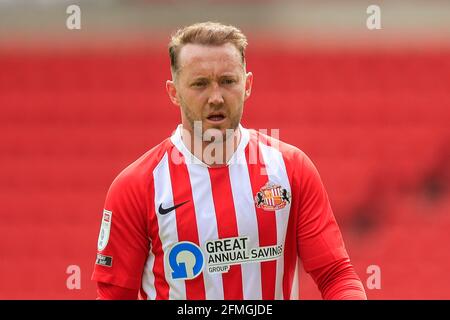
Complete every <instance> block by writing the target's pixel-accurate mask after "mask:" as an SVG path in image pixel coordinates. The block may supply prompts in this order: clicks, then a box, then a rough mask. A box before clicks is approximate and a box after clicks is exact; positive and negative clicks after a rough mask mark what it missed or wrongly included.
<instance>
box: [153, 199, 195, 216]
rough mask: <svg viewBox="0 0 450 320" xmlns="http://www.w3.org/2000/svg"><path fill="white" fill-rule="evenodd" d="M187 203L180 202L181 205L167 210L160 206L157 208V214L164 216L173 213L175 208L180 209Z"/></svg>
mask: <svg viewBox="0 0 450 320" xmlns="http://www.w3.org/2000/svg"><path fill="white" fill-rule="evenodd" d="M188 202H189V200H187V201H185V202H182V203H179V204H176V205H174V206H173V207H169V208H163V207H162V204H160V205H159V208H158V212H159V214H160V215H165V214H168V213H169V212H170V211H173V210H175V209H176V208H178V207H181V206H182V205H183V204H185V203H188Z"/></svg>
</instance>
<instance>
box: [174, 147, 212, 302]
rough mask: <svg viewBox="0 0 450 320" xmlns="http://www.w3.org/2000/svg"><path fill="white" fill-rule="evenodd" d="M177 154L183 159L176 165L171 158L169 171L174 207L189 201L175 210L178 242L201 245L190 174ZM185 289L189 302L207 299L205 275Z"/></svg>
mask: <svg viewBox="0 0 450 320" xmlns="http://www.w3.org/2000/svg"><path fill="white" fill-rule="evenodd" d="M176 152H178V155H176V156H177V157H178V159H181V161H177V163H174V162H173V161H171V160H170V157H169V171H170V180H171V181H172V194H173V203H174V205H177V204H180V203H182V202H185V201H188V202H187V203H185V204H183V205H182V206H180V207H178V208H177V209H175V214H176V220H177V233H178V241H180V242H181V241H190V242H193V243H195V244H197V245H199V237H198V229H197V219H196V216H195V206H194V199H193V196H192V187H191V181H190V179H189V172H188V169H187V166H186V164H185V161H184V158H183V155H182V154H181V153H180V152H179V151H178V150H176V149H174V150H173V153H176ZM185 287H186V299H187V300H204V299H206V293H205V282H204V279H203V273H202V274H200V275H199V276H198V277H196V278H194V279H188V280H185Z"/></svg>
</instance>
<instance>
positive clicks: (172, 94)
mask: <svg viewBox="0 0 450 320" xmlns="http://www.w3.org/2000/svg"><path fill="white" fill-rule="evenodd" d="M166 91H167V94H168V95H169V98H170V101H172V103H173V104H174V105H176V106H180V101H179V100H178V97H177V88H176V87H175V82H174V81H172V80H167V81H166Z"/></svg>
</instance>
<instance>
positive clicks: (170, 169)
mask: <svg viewBox="0 0 450 320" xmlns="http://www.w3.org/2000/svg"><path fill="white" fill-rule="evenodd" d="M239 130H240V131H241V139H240V142H239V144H238V146H237V149H236V151H235V152H234V153H233V156H232V157H231V159H230V160H229V161H228V163H227V164H224V165H223V166H216V167H209V166H207V165H206V164H204V163H203V162H201V161H200V160H198V159H197V158H195V157H194V156H193V155H192V153H191V152H190V151H189V150H188V149H187V147H186V146H185V145H184V143H183V141H182V137H181V134H182V127H181V125H180V126H178V128H177V130H176V131H175V132H174V134H173V135H172V136H171V137H170V138H168V139H166V140H165V141H163V142H162V143H161V144H159V145H158V146H156V147H154V148H153V149H151V150H150V151H148V152H147V153H145V154H144V155H143V156H141V157H140V158H139V159H138V160H136V161H135V162H134V163H132V164H131V165H130V166H128V167H127V168H126V169H125V170H123V171H122V172H121V173H120V174H119V175H118V176H117V177H116V179H115V180H114V181H113V183H112V185H111V187H110V189H109V191H108V194H107V197H106V201H105V206H104V211H103V217H102V222H101V229H100V234H99V239H98V248H97V259H96V262H95V267H94V273H93V276H92V279H93V280H95V281H99V282H104V283H109V284H113V285H116V286H120V287H124V288H130V289H140V290H139V292H140V294H139V297H140V298H142V299H216V300H222V299H292V298H296V297H297V293H298V290H297V289H296V288H295V284H296V283H297V272H296V270H298V262H299V258H300V259H301V262H302V263H303V267H304V269H305V270H306V271H312V270H314V269H317V268H321V267H323V266H325V265H328V264H330V263H332V262H334V261H337V260H339V259H342V258H348V255H347V252H346V250H345V247H344V244H343V240H342V237H341V233H340V231H339V227H338V225H337V223H336V220H335V218H334V216H333V212H332V210H331V207H330V204H329V200H328V197H327V193H326V191H325V189H324V186H323V184H322V182H321V179H320V176H319V174H318V172H317V170H316V168H315V166H314V165H313V163H312V162H311V160H310V159H309V158H308V157H307V156H306V155H305V154H304V153H303V152H302V151H301V150H299V149H298V148H296V147H294V146H291V145H289V144H286V143H283V142H281V141H279V140H277V139H274V138H272V137H269V136H267V135H264V134H262V133H259V132H257V131H255V130H248V129H245V128H243V127H242V126H239Z"/></svg>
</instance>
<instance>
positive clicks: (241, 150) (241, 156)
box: [170, 124, 250, 168]
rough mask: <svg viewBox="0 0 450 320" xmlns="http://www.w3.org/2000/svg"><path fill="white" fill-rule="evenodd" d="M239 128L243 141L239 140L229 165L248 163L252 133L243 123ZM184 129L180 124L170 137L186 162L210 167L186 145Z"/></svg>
mask: <svg viewBox="0 0 450 320" xmlns="http://www.w3.org/2000/svg"><path fill="white" fill-rule="evenodd" d="M238 129H239V130H240V132H241V141H239V144H238V146H237V148H236V151H235V152H234V153H233V155H232V156H231V158H230V159H229V160H228V162H227V164H226V165H227V166H228V165H230V164H234V163H246V159H245V148H246V147H247V144H248V142H249V140H250V133H249V131H248V130H247V129H246V128H244V127H243V126H242V125H241V124H239V127H238ZM182 130H183V125H182V124H179V125H178V127H177V129H176V130H175V132H174V133H173V135H172V136H171V137H170V140H171V141H172V143H173V144H174V146H175V147H176V148H177V149H178V151H180V152H181V154H182V155H183V157H184V159H185V162H186V164H198V165H201V166H204V167H207V168H209V167H210V166H208V165H207V164H206V163H204V162H203V161H201V160H200V159H198V158H197V157H196V156H195V155H194V154H192V152H191V151H190V150H189V149H188V148H187V147H186V145H185V144H184V142H183V139H182V137H181V134H182Z"/></svg>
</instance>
